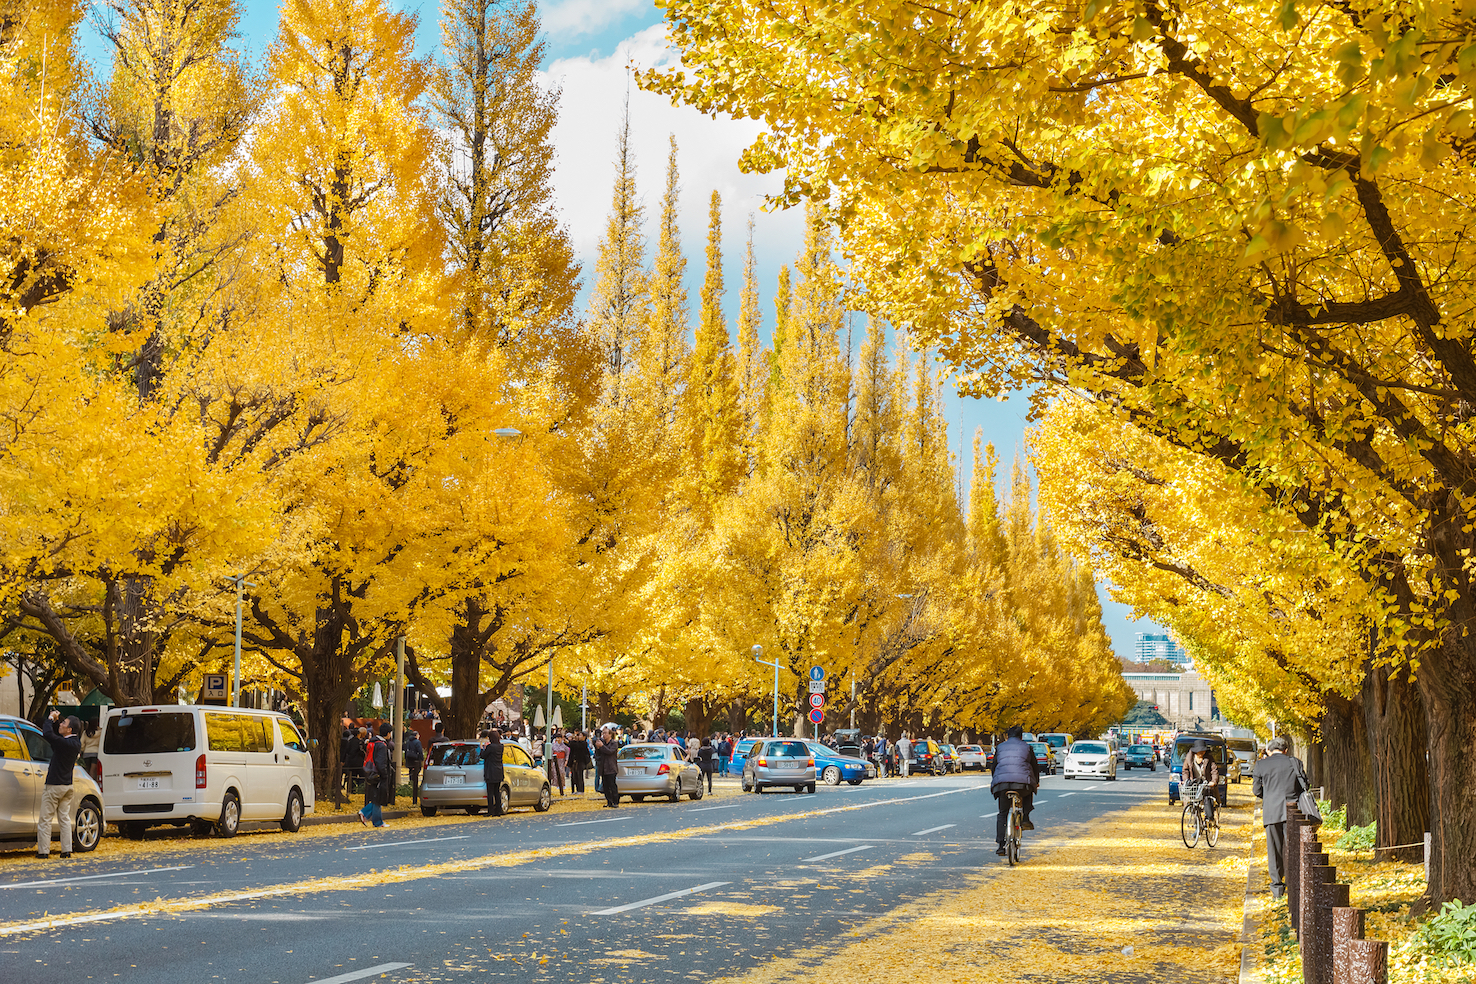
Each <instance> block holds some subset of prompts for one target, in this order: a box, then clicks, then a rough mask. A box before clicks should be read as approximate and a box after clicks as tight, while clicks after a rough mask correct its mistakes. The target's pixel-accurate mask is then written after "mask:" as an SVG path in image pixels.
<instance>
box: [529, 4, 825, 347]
mask: <svg viewBox="0 0 1476 984" xmlns="http://www.w3.org/2000/svg"><path fill="white" fill-rule="evenodd" d="M632 64H633V65H634V66H635V67H636V70H637V71H639V70H643V69H648V68H663V67H670V66H672V65H675V64H676V53H675V51H674V50H673V49H672V48H670V47H669V46H668V44H667V31H666V26H665V25H664V24H655V25H652V26H651V27H648V28H646V29H645V30H642V31H640V32H638V33H636V34H634V35H632V36H631V37H629V38H626V39H625V40H624V41H622V42H621V43H620V44H619V45H618V46H617V47H616V49H615V51H614V52H613V53H612V54H611V55H609V56H608V57H605V58H595V57H578V58H566V59H562V60H560V61H556V62H554V63H553V64H551V65H550V66H549V68H548V71H547V73H546V75H547V77H548V80H549V81H551V82H553V83H555V84H558V85H561V86H562V87H563V98H562V100H561V102H560V112H559V122H558V124H557V125H556V126H555V127H554V131H553V134H552V139H553V143H554V147H555V150H556V152H557V154H558V160H557V171H556V176H555V179H554V186H555V192H556V194H557V196H558V200H559V205H560V208H561V210H562V212H563V219H564V222H565V223H566V224H567V226H568V228H569V232H570V236H571V238H572V240H573V245H574V249H575V252H576V253H577V254H578V255H579V257H580V259H582V260H583V261H584V264H585V267H584V269H585V277H584V280H585V286H586V288H588V286H589V285H590V283H591V282H592V281H593V279H594V267H595V259H596V256H597V255H598V250H599V239H600V236H601V235H602V234H603V233H604V229H605V220H606V217H607V216H608V215H609V211H610V199H611V192H612V187H613V181H614V159H615V140H616V131H617V128H618V127H619V125H620V116H621V112H622V108H623V106H624V102H625V97H626V92H627V91H629V93H630V118H631V148H632V151H633V153H634V156H635V161H636V168H637V170H636V180H637V185H638V188H639V190H640V195H641V199H642V202H643V204H644V205H645V206H646V229H647V244H648V256H647V260H648V262H649V259H650V256H651V254H654V251H655V242H654V235H655V223H656V220H657V218H658V213H659V209H660V206H661V194H662V190H663V188H664V186H665V180H666V157H667V137H668V135H669V134H673V133H674V134H676V139H677V166H678V168H679V170H680V172H681V186H682V191H681V198H680V210H681V230H682V247H683V252H685V253H686V256H687V260H688V267H687V269H688V278H687V286H688V290H689V291H690V292H691V294H692V298H693V305H694V307H695V303H696V294H697V290H698V288H699V287H700V285H701V281H702V271H703V251H704V249H705V244H706V242H707V209H708V199H709V197H710V196H711V194H712V191H713V189H714V188H716V189H717V191H718V192H719V194H721V195H722V197H723V254H724V256H723V259H724V266H725V269H724V273H725V274H726V279H727V282H728V304H727V307H728V308H729V309H730V318H731V316H733V315H736V311H737V303H738V302H737V296H738V288H739V286H740V284H741V277H742V270H743V252H742V251H743V242H744V237H745V236H746V234H747V232H746V231H747V222H748V214H749V213H750V212H754V213H758V214H757V215H756V226H755V230H754V243H755V250H756V252H757V254H758V260H759V271H760V276H761V278H762V279H761V281H760V291H761V293H762V294H763V295H764V296H765V297H767V296H768V295H769V294H771V293H772V291H773V283H774V274H775V272H777V270H778V268H779V265H780V264H781V263H787V262H792V258H793V256H794V254H795V253H796V252H797V251H798V249H799V246H800V244H801V239H802V236H803V227H804V215H803V213H802V210H800V209H789V210H787V211H784V212H776V213H772V214H764V213H762V212H760V208H761V207H762V205H763V203H764V196H765V195H768V194H773V193H776V192H778V191H779V190H780V189H781V187H782V184H783V180H782V176H781V175H779V174H768V175H759V174H742V173H740V172H739V170H738V155H739V154H740V153H741V152H742V150H743V148H745V147H747V146H748V144H749V143H751V142H752V141H753V138H754V137H755V136H757V134H758V133H759V132H760V130H761V129H762V124H760V123H758V122H757V121H754V120H734V119H732V118H730V117H720V118H717V119H714V118H712V117H709V116H704V115H703V114H701V113H699V112H697V111H696V110H694V109H692V108H691V107H688V106H673V105H672V104H671V102H670V100H668V99H667V98H666V97H664V96H659V95H655V94H653V93H649V92H643V91H641V90H640V89H638V88H636V86H635V84H634V82H631V83H630V84H629V87H628V90H627V79H628V75H627V68H628V66H631V65H632ZM768 320H770V321H772V315H770V317H769V319H768Z"/></svg>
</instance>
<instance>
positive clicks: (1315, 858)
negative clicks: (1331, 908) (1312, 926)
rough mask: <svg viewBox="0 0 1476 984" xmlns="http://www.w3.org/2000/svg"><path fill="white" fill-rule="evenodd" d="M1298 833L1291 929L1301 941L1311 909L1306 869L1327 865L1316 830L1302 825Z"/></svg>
mask: <svg viewBox="0 0 1476 984" xmlns="http://www.w3.org/2000/svg"><path fill="white" fill-rule="evenodd" d="M1300 833H1301V835H1302V843H1301V844H1300V845H1299V850H1298V851H1297V908H1296V911H1295V912H1293V913H1292V928H1293V929H1295V930H1296V931H1297V939H1301V938H1302V933H1303V932H1305V930H1306V927H1307V910H1309V909H1310V908H1311V907H1312V896H1311V895H1309V894H1308V892H1307V878H1308V876H1309V874H1310V872H1309V870H1308V869H1309V868H1311V866H1312V865H1314V864H1327V855H1326V854H1323V853H1322V842H1321V841H1319V840H1318V839H1317V828H1316V827H1314V826H1312V825H1311V824H1306V823H1304V824H1302V826H1301V829H1300Z"/></svg>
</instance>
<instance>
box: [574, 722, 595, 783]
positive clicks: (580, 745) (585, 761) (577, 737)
mask: <svg viewBox="0 0 1476 984" xmlns="http://www.w3.org/2000/svg"><path fill="white" fill-rule="evenodd" d="M593 761H594V760H593V758H592V757H591V756H590V754H589V740H588V739H587V738H585V736H584V732H583V731H576V732H574V733H573V734H572V735H570V736H569V792H571V793H578V794H579V795H580V796H583V795H584V773H585V771H586V770H587V769H588V768H589V767H590V765H591V764H593Z"/></svg>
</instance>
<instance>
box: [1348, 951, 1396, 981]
mask: <svg viewBox="0 0 1476 984" xmlns="http://www.w3.org/2000/svg"><path fill="white" fill-rule="evenodd" d="M1348 966H1349V971H1348V984H1389V944H1388V943H1385V942H1384V941H1383V940H1350V941H1349V942H1348Z"/></svg>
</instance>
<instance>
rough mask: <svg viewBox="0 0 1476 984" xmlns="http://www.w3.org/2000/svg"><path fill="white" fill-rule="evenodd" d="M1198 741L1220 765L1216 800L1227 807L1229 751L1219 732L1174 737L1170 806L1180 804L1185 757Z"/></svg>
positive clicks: (1188, 733) (1170, 767)
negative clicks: (1204, 745)
mask: <svg viewBox="0 0 1476 984" xmlns="http://www.w3.org/2000/svg"><path fill="white" fill-rule="evenodd" d="M1196 741H1202V742H1204V743H1205V744H1206V745H1208V746H1209V749H1210V755H1211V756H1213V757H1214V759H1215V761H1216V762H1219V763H1220V770H1221V771H1220V782H1219V785H1218V786H1217V787H1216V788H1215V791H1214V793H1215V798H1216V799H1217V800H1218V801H1219V804H1220V805H1221V806H1224V805H1225V798H1226V796H1227V795H1228V793H1229V787H1228V779H1229V773H1228V771H1227V767H1228V759H1229V754H1230V753H1229V750H1228V749H1227V748H1226V747H1225V739H1224V737H1223V736H1221V735H1220V734H1219V733H1217V732H1208V731H1200V732H1194V731H1186V732H1182V733H1180V734H1178V735H1175V736H1174V743H1173V744H1172V745H1170V746H1169V805H1171V806H1172V805H1173V804H1176V803H1178V802H1179V783H1180V780H1181V779H1182V777H1183V772H1184V756H1185V755H1188V754H1189V749H1191V748H1193V747H1194V743H1195V742H1196Z"/></svg>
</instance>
